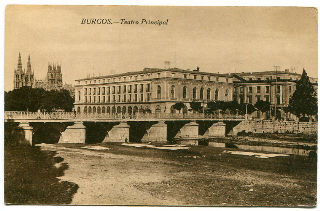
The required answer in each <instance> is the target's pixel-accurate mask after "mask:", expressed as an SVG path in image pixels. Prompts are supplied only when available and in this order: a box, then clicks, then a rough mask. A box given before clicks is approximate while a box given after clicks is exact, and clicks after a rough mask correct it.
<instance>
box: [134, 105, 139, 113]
mask: <svg viewBox="0 0 320 211" xmlns="http://www.w3.org/2000/svg"><path fill="white" fill-rule="evenodd" d="M137 112H138V107H137V106H135V107H133V114H136V113H137Z"/></svg>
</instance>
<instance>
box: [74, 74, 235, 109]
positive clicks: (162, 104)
mask: <svg viewBox="0 0 320 211" xmlns="http://www.w3.org/2000/svg"><path fill="white" fill-rule="evenodd" d="M232 91H233V77H232V75H230V74H218V73H208V72H200V69H199V68H197V69H195V70H183V69H178V68H169V69H158V68H144V69H143V71H138V72H127V73H123V74H115V75H108V76H99V77H90V78H84V79H79V80H76V85H75V111H76V112H77V113H107V114H114V113H118V114H135V113H137V112H139V113H177V112H183V113H187V112H190V111H189V108H190V104H189V103H190V102H192V101H196V102H201V103H202V104H203V105H206V102H208V101H213V100H216V101H217V100H219V101H231V100H232V99H233V96H232ZM177 102H182V103H184V105H185V106H184V108H183V109H181V110H180V111H177V110H175V109H174V108H173V105H174V104H176V103H177Z"/></svg>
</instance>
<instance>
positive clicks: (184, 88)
mask: <svg viewBox="0 0 320 211" xmlns="http://www.w3.org/2000/svg"><path fill="white" fill-rule="evenodd" d="M182 93H183V94H182V95H183V96H182V97H183V99H186V98H187V87H186V86H184V87H183V90H182Z"/></svg>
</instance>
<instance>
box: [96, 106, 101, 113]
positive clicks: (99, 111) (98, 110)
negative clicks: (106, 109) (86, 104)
mask: <svg viewBox="0 0 320 211" xmlns="http://www.w3.org/2000/svg"><path fill="white" fill-rule="evenodd" d="M97 113H98V114H100V113H101V108H100V106H99V107H98V108H97Z"/></svg>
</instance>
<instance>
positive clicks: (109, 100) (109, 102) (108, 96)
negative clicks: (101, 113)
mask: <svg viewBox="0 0 320 211" xmlns="http://www.w3.org/2000/svg"><path fill="white" fill-rule="evenodd" d="M108 103H110V95H109V96H108Z"/></svg>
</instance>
